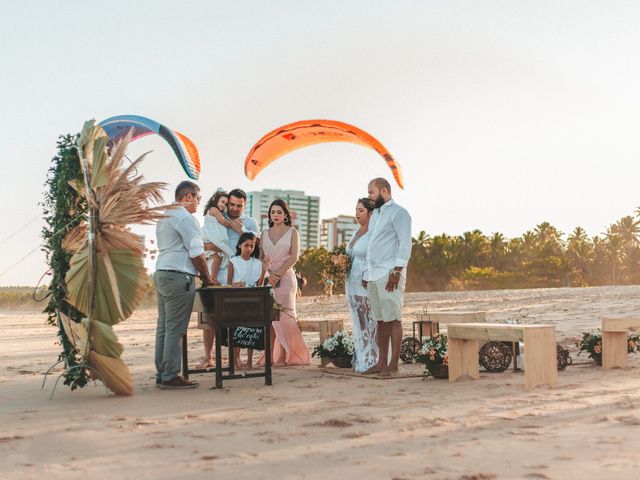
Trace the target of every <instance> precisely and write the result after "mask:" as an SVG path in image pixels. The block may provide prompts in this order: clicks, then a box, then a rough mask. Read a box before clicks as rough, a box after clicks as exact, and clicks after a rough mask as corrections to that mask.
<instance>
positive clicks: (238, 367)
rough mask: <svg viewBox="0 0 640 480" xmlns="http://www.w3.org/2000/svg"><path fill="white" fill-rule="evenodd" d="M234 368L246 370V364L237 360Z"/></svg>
mask: <svg viewBox="0 0 640 480" xmlns="http://www.w3.org/2000/svg"><path fill="white" fill-rule="evenodd" d="M235 368H236V370H247V365H246V364H244V363H242V362H238V363H236V367H235Z"/></svg>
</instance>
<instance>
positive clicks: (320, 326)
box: [298, 320, 343, 367]
mask: <svg viewBox="0 0 640 480" xmlns="http://www.w3.org/2000/svg"><path fill="white" fill-rule="evenodd" d="M298 326H299V327H300V330H301V331H303V332H319V333H320V345H322V344H323V343H324V341H325V340H326V339H327V338H329V337H330V336H331V335H335V334H336V333H338V332H339V331H340V330H342V328H343V323H342V320H298ZM328 363H329V359H328V358H324V357H323V358H321V359H320V366H321V367H324V366H326V365H327V364H328Z"/></svg>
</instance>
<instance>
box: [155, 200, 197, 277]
mask: <svg viewBox="0 0 640 480" xmlns="http://www.w3.org/2000/svg"><path fill="white" fill-rule="evenodd" d="M164 214H165V215H166V216H165V217H164V218H161V219H160V220H159V221H158V224H157V225H156V240H157V242H158V261H157V262H156V270H177V271H179V272H184V273H188V274H190V275H196V273H197V272H196V268H195V267H194V266H193V262H192V261H191V259H192V258H196V257H198V256H200V255H202V254H203V253H204V242H203V241H202V233H201V231H200V224H199V223H198V221H197V220H196V218H195V217H194V216H193V215H191V214H190V213H189V212H188V211H187V209H186V208H184V207H183V206H182V205H180V206H178V207H176V208H174V209H171V210H167V211H166V212H165V213H164Z"/></svg>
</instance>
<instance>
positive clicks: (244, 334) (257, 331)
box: [233, 327, 264, 350]
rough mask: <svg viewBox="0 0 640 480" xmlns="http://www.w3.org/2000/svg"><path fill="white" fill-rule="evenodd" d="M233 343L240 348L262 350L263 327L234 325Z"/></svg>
mask: <svg viewBox="0 0 640 480" xmlns="http://www.w3.org/2000/svg"><path fill="white" fill-rule="evenodd" d="M233 343H234V345H235V346H236V347H240V348H253V349H254V350H264V329H262V328H253V327H236V331H235V333H234V335H233Z"/></svg>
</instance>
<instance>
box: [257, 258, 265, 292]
mask: <svg viewBox="0 0 640 480" xmlns="http://www.w3.org/2000/svg"><path fill="white" fill-rule="evenodd" d="M260 268H261V270H260V278H259V279H258V286H259V287H261V286H262V284H263V283H264V274H265V273H266V272H265V271H264V264H263V263H262V262H261V263H260Z"/></svg>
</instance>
